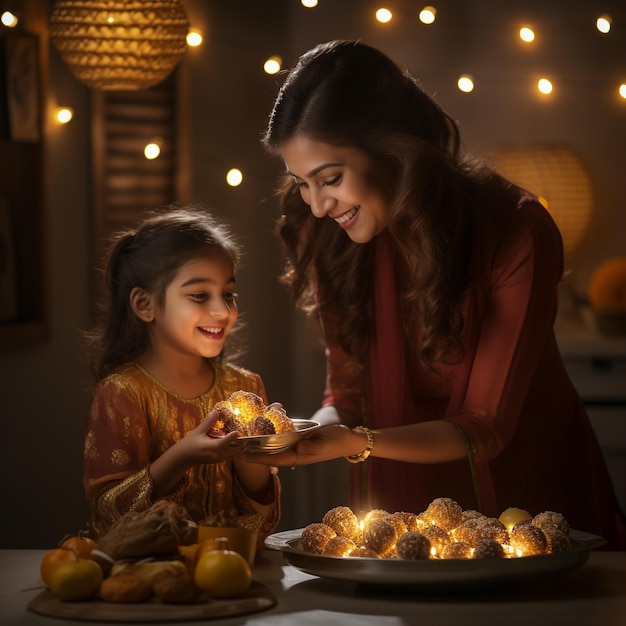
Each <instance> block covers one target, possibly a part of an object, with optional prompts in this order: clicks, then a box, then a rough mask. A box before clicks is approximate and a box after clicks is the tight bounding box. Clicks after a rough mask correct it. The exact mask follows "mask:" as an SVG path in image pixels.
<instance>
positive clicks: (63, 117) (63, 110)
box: [54, 107, 74, 124]
mask: <svg viewBox="0 0 626 626" xmlns="http://www.w3.org/2000/svg"><path fill="white" fill-rule="evenodd" d="M73 117H74V109H72V108H71V107H57V108H56V110H55V111H54V119H55V120H56V122H57V124H67V123H68V122H70V121H71V120H72V118H73Z"/></svg>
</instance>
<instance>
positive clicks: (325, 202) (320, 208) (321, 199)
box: [310, 192, 337, 217]
mask: <svg viewBox="0 0 626 626" xmlns="http://www.w3.org/2000/svg"><path fill="white" fill-rule="evenodd" d="M336 204H337V201H336V200H335V199H334V198H333V197H332V196H329V195H326V194H324V193H321V192H320V193H317V194H314V195H312V196H311V204H310V207H311V213H313V215H315V217H325V216H326V215H328V213H329V211H332V209H333V208H334V207H335V205H336Z"/></svg>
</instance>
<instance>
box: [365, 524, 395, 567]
mask: <svg viewBox="0 0 626 626" xmlns="http://www.w3.org/2000/svg"><path fill="white" fill-rule="evenodd" d="M395 542H396V529H395V528H394V526H393V524H392V523H391V522H388V521H387V520H386V519H382V518H381V519H374V520H372V521H371V522H369V523H368V524H367V525H366V526H365V528H364V530H363V544H364V545H365V547H366V548H370V550H374V552H377V553H378V554H380V555H381V556H383V557H384V556H386V555H388V554H390V553H391V552H392V551H393V549H394V546H395Z"/></svg>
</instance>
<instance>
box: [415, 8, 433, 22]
mask: <svg viewBox="0 0 626 626" xmlns="http://www.w3.org/2000/svg"><path fill="white" fill-rule="evenodd" d="M418 17H419V21H420V22H422V24H432V23H433V22H434V21H435V18H436V17H437V9H435V7H431V6H427V7H424V8H423V9H422V10H421V11H420V12H419V16H418Z"/></svg>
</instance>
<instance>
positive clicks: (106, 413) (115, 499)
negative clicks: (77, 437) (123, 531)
mask: <svg viewBox="0 0 626 626" xmlns="http://www.w3.org/2000/svg"><path fill="white" fill-rule="evenodd" d="M144 415H145V410H144V408H143V407H142V406H141V401H140V400H139V398H138V397H137V396H136V395H135V394H133V393H132V390H131V389H129V388H128V387H126V386H124V385H123V383H121V382H120V381H118V380H117V379H116V378H115V377H111V378H109V379H107V380H105V381H103V382H102V383H101V384H100V385H99V386H98V387H97V388H96V390H95V392H94V394H93V397H92V400H91V404H90V408H89V413H88V418H87V429H86V434H85V446H84V465H83V486H84V490H85V494H86V496H87V500H88V501H89V504H90V507H91V514H92V515H91V517H92V520H91V524H92V530H93V531H94V532H95V533H96V534H97V535H100V534H102V533H103V532H105V531H106V530H107V529H108V528H109V527H110V526H111V525H112V524H113V523H114V522H115V521H116V520H117V519H119V517H121V516H122V515H123V514H124V513H126V512H128V511H130V510H134V511H142V510H145V509H147V508H149V507H150V506H151V504H152V501H151V499H150V494H151V492H152V479H151V477H150V474H149V472H148V466H149V459H150V435H149V431H148V425H147V423H146V420H145V417H144Z"/></svg>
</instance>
